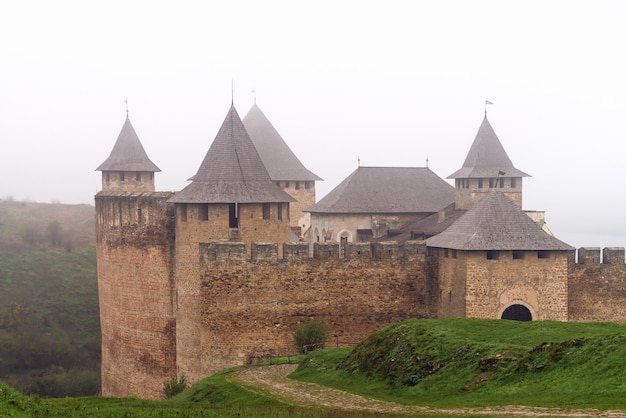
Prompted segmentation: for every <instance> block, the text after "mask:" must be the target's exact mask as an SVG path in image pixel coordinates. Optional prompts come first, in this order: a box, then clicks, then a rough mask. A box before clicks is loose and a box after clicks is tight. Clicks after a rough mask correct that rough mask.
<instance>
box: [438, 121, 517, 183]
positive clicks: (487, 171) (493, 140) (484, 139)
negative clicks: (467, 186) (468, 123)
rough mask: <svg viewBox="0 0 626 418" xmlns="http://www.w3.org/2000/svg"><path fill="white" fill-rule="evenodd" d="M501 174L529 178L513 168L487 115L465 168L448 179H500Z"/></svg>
mask: <svg viewBox="0 0 626 418" xmlns="http://www.w3.org/2000/svg"><path fill="white" fill-rule="evenodd" d="M500 172H504V173H506V176H507V177H528V174H526V173H524V172H523V171H520V170H518V169H517V168H515V167H514V166H513V163H512V162H511V159H510V158H509V156H508V155H507V153H506V151H505V150H504V147H503V146H502V143H501V142H500V140H499V139H498V136H497V135H496V133H495V131H494V130H493V128H492V127H491V124H490V123H489V120H487V116H486V115H485V117H484V118H483V121H482V123H481V125H480V128H479V129H478V133H477V134H476V138H475V139H474V142H473V143H472V146H471V147H470V150H469V152H468V153H467V157H466V158H465V162H464V163H463V167H462V168H461V169H459V170H457V171H456V172H454V173H453V174H451V175H449V176H448V178H449V179H450V178H472V177H498V175H499V173H500Z"/></svg>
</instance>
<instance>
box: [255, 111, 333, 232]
mask: <svg viewBox="0 0 626 418" xmlns="http://www.w3.org/2000/svg"><path fill="white" fill-rule="evenodd" d="M243 125H244V126H245V128H246V131H247V132H248V135H250V139H251V140H252V142H253V143H254V146H255V148H256V150H257V152H258V153H259V156H260V157H261V160H262V161H263V165H264V166H265V168H266V169H267V172H268V173H269V175H270V178H271V179H272V181H274V182H275V183H276V185H277V186H279V187H280V188H281V189H282V190H284V191H285V192H287V193H288V194H289V195H290V196H291V197H293V198H294V199H295V200H296V201H295V202H293V203H292V204H291V205H290V206H289V208H290V213H291V221H290V225H291V227H292V229H294V230H295V232H296V234H297V235H300V236H301V235H302V234H304V233H305V232H306V231H307V230H308V229H309V227H310V225H311V215H310V214H309V213H308V212H305V211H304V210H305V209H307V208H309V207H311V206H313V205H314V204H315V182H316V181H319V180H322V179H321V178H320V177H318V176H317V175H315V174H314V173H313V172H311V171H309V170H308V169H307V168H306V167H305V166H304V165H303V164H302V163H301V162H300V160H299V159H298V157H296V155H295V154H294V153H293V151H291V149H290V148H289V146H288V145H287V143H286V142H285V141H284V140H283V138H282V137H281V136H280V134H279V133H278V131H277V130H276V129H275V128H274V126H273V125H272V123H271V122H270V121H269V119H267V117H266V116H265V114H264V113H263V112H262V111H261V109H260V108H259V107H258V106H257V104H256V102H255V103H254V105H253V106H252V108H251V109H250V110H249V111H248V114H247V115H246V116H245V117H244V118H243Z"/></svg>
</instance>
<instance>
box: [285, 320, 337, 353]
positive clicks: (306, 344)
mask: <svg viewBox="0 0 626 418" xmlns="http://www.w3.org/2000/svg"><path fill="white" fill-rule="evenodd" d="M328 333H329V329H328V325H326V323H325V322H323V321H320V320H318V319H311V320H310V321H308V322H307V323H305V324H300V325H297V326H296V327H295V328H294V330H293V344H294V345H295V346H296V348H297V349H298V350H300V352H301V353H307V352H309V351H313V350H316V349H318V348H324V343H325V342H326V339H327V338H328Z"/></svg>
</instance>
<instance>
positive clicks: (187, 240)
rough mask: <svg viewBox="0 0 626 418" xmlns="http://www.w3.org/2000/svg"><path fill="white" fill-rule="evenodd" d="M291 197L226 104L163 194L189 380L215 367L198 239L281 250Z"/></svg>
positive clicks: (181, 354)
mask: <svg viewBox="0 0 626 418" xmlns="http://www.w3.org/2000/svg"><path fill="white" fill-rule="evenodd" d="M293 201H294V199H293V198H292V197H291V196H289V195H288V194H287V193H285V192H284V191H282V190H281V189H280V187H278V186H276V184H275V183H274V182H273V181H272V180H271V179H270V176H269V174H268V173H267V170H266V169H265V166H264V165H263V163H262V161H261V158H260V157H259V154H258V153H257V150H256V148H255V147H254V145H253V144H252V141H251V140H250V137H249V136H248V133H247V132H246V129H245V128H244V126H243V123H242V121H241V119H240V118H239V115H238V114H237V111H236V110H235V107H234V106H231V108H230V109H229V111H228V113H227V115H226V118H225V119H224V122H223V123H222V126H221V128H220V129H219V131H218V133H217V135H216V137H215V140H214V141H213V143H212V144H211V147H210V148H209V151H208V152H207V154H206V156H205V157H204V160H203V161H202V164H201V165H200V168H199V169H198V171H197V173H196V174H195V176H193V178H192V182H191V184H189V185H188V186H187V187H185V188H184V189H183V190H181V191H180V192H179V193H177V194H176V195H175V196H173V197H172V198H171V199H169V202H170V203H173V204H174V206H175V224H176V245H175V248H176V253H175V254H176V255H175V260H176V261H175V264H174V271H175V277H176V287H177V302H178V313H177V317H176V339H177V343H176V346H177V355H176V361H177V365H178V368H179V370H184V371H185V373H186V375H187V377H188V378H189V380H190V381H191V382H195V381H197V380H199V379H200V378H202V377H204V376H207V375H209V374H211V373H214V372H215V371H217V370H215V369H214V367H215V366H214V364H215V363H214V362H212V361H211V359H212V356H213V355H214V353H212V352H211V349H210V348H209V347H210V346H211V341H208V340H206V338H205V339H204V340H203V339H201V335H202V334H201V332H200V330H201V327H207V326H209V327H210V324H209V325H207V324H205V323H203V321H202V313H203V310H202V300H201V297H200V295H201V289H202V283H201V273H200V265H199V263H198V260H200V252H199V248H200V243H206V242H211V241H234V242H244V243H246V244H247V245H246V246H247V248H248V251H250V247H251V244H252V243H253V242H275V243H278V245H279V246H278V252H279V256H282V245H281V244H282V243H285V242H289V241H290V232H291V229H290V226H289V204H290V203H291V202H293ZM249 256H250V253H249V252H248V257H249ZM208 335H210V333H209V334H208ZM215 338H216V339H218V340H219V339H220V338H221V336H220V335H215Z"/></svg>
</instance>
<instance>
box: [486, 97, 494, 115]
mask: <svg viewBox="0 0 626 418" xmlns="http://www.w3.org/2000/svg"><path fill="white" fill-rule="evenodd" d="M490 104H493V103H491V102H490V101H489V100H487V99H485V116H487V105H490Z"/></svg>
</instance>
